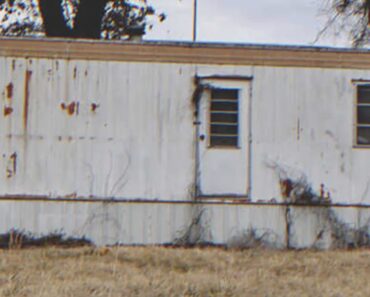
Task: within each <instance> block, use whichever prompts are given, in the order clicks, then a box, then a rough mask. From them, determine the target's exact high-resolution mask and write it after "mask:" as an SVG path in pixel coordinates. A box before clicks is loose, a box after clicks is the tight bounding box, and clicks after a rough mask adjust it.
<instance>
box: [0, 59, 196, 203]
mask: <svg viewBox="0 0 370 297" xmlns="http://www.w3.org/2000/svg"><path fill="white" fill-rule="evenodd" d="M13 63H15V64H16V67H15V69H13V68H12V65H13ZM0 66H1V69H3V74H4V75H3V76H2V77H3V79H2V80H1V84H0V87H1V89H2V90H3V96H2V97H3V100H2V103H3V104H2V105H3V106H2V107H3V108H5V107H7V106H8V105H10V104H11V106H12V108H13V112H12V113H11V114H9V115H7V116H2V117H0V126H1V127H0V137H1V139H2V141H1V144H0V146H1V152H3V160H1V161H3V162H1V163H2V164H0V168H1V169H0V179H1V180H2V182H3V187H2V188H1V190H0V195H14V194H17V195H18V194H24V195H46V196H50V197H91V196H96V197H127V198H130V197H132V198H152V199H175V200H180V199H186V198H187V197H188V195H189V190H188V189H189V187H190V186H191V184H192V183H193V176H192V174H193V166H194V162H193V149H194V148H193V124H192V120H193V111H192V109H191V95H192V91H193V90H192V89H193V86H192V84H193V81H192V78H193V77H194V74H193V67H192V66H183V65H177V66H175V65H164V64H156V65H152V64H144V63H141V64H140V63H114V62H91V61H90V62H87V61H63V60H32V61H31V60H24V59H17V60H12V59H4V58H3V59H0ZM27 71H29V73H31V72H32V75H31V77H30V79H29V82H28V87H27V88H28V92H29V95H28V96H27V95H26V93H27V92H26V82H25V77H26V74H25V73H26V72H27ZM9 83H12V84H13V86H14V91H13V95H12V98H7V97H6V94H5V93H6V92H5V91H6V87H7V85H8V84H9ZM26 97H28V109H27V117H28V119H27V125H26V124H25V119H24V116H25V115H24V109H25V100H26ZM93 106H94V108H93ZM93 109H94V110H93ZM179 135H181V137H179ZM13 153H16V154H17V160H16V161H17V164H16V167H17V168H16V174H14V175H12V176H11V177H8V178H7V177H6V175H7V167H9V166H11V165H12V164H11V160H10V159H9V158H10V157H11V155H12V154H13Z"/></svg>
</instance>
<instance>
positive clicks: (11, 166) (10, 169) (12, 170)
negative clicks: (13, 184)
mask: <svg viewBox="0 0 370 297" xmlns="http://www.w3.org/2000/svg"><path fill="white" fill-rule="evenodd" d="M16 173H17V153H16V152H14V153H13V154H11V155H10V157H9V161H8V166H7V169H6V177H7V178H11V177H13V176H14V175H16Z"/></svg>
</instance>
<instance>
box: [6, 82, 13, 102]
mask: <svg viewBox="0 0 370 297" xmlns="http://www.w3.org/2000/svg"><path fill="white" fill-rule="evenodd" d="M13 90H14V85H13V83H9V84H8V85H7V86H6V96H7V97H8V99H12V98H13Z"/></svg>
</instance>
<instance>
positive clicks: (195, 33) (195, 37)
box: [193, 0, 198, 42]
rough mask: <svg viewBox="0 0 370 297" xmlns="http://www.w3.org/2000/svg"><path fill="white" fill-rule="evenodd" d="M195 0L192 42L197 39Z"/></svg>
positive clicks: (196, 8)
mask: <svg viewBox="0 0 370 297" xmlns="http://www.w3.org/2000/svg"><path fill="white" fill-rule="evenodd" d="M197 10H198V6H197V0H194V9H193V42H196V41H197V17H198V16H197V14H198V11H197Z"/></svg>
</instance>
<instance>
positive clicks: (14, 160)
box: [10, 152, 17, 175]
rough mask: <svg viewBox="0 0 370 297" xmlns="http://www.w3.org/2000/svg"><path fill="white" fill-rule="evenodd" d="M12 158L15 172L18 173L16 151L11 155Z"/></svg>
mask: <svg viewBox="0 0 370 297" xmlns="http://www.w3.org/2000/svg"><path fill="white" fill-rule="evenodd" d="M10 159H11V160H12V162H13V174H14V175H15V174H16V173H17V153H16V152H14V153H13V154H12V155H11V156H10Z"/></svg>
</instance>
